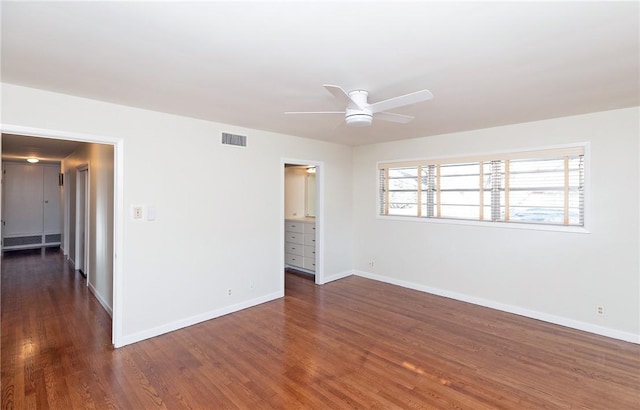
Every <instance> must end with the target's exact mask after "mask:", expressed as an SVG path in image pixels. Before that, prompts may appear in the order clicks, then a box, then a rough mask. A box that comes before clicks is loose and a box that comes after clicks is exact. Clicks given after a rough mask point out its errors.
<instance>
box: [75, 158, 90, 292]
mask: <svg viewBox="0 0 640 410" xmlns="http://www.w3.org/2000/svg"><path fill="white" fill-rule="evenodd" d="M82 172H86V173H87V174H86V175H84V176H81V173H82ZM82 178H84V187H83V188H82V194H83V196H84V198H81V197H80V195H78V192H79V191H80V189H79V186H80V180H81V179H82ZM81 200H82V201H83V202H84V210H83V211H82V216H83V217H84V220H80V213H79V212H78V209H79V208H80V201H81ZM75 203H76V226H75V227H76V231H75V232H74V235H75V248H76V249H75V253H74V255H75V257H76V259H77V258H78V256H81V257H82V265H83V266H79V267H78V269H80V268H83V269H84V271H83V272H82V273H83V274H84V276H85V278H86V279H87V286H89V282H90V277H89V271H90V269H89V265H90V263H89V262H90V261H89V256H90V255H91V252H90V249H91V216H90V215H89V210H90V209H91V171H90V170H89V163H88V162H84V163H82V164H80V165H78V166H77V167H76V190H75ZM80 227H82V230H83V235H82V236H84V237H83V238H82V242H81V241H80V239H81V238H80V235H79V233H80V230H79V228H80ZM81 243H83V244H84V249H83V252H82V255H80V244H81Z"/></svg>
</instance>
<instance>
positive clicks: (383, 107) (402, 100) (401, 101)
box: [368, 90, 433, 113]
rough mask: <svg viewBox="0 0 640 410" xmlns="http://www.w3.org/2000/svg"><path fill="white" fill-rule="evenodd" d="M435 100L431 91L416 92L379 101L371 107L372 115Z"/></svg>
mask: <svg viewBox="0 0 640 410" xmlns="http://www.w3.org/2000/svg"><path fill="white" fill-rule="evenodd" d="M432 98H433V94H431V91H429V90H422V91H416V92H414V93H411V94H405V95H401V96H399V97H394V98H389V99H388V100H383V101H379V102H377V103H375V104H371V105H369V107H368V108H369V109H370V110H371V112H372V113H376V112H382V111H387V110H391V109H394V108H397V107H402V106H405V105H410V104H416V103H419V102H423V101H427V100H430V99H432Z"/></svg>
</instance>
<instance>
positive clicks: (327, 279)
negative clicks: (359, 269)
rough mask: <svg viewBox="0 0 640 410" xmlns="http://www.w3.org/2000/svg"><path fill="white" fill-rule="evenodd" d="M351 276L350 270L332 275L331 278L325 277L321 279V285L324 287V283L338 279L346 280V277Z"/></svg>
mask: <svg viewBox="0 0 640 410" xmlns="http://www.w3.org/2000/svg"><path fill="white" fill-rule="evenodd" d="M351 275H353V271H351V270H347V271H344V272H339V273H335V274H333V275H331V276H325V277H324V278H323V282H322V283H321V284H322V285H324V284H325V283H329V282H333V281H334V280H338V279H343V278H346V277H347V276H351Z"/></svg>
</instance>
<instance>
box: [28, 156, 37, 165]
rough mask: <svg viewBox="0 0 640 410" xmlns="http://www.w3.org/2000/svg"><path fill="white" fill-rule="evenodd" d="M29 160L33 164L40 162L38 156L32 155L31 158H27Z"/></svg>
mask: <svg viewBox="0 0 640 410" xmlns="http://www.w3.org/2000/svg"><path fill="white" fill-rule="evenodd" d="M27 162H29V163H31V164H36V163H38V162H40V160H39V159H38V158H36V157H30V158H27Z"/></svg>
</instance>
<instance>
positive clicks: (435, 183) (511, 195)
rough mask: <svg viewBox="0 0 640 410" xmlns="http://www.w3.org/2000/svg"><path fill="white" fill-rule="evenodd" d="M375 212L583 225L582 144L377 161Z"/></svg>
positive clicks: (443, 217)
mask: <svg viewBox="0 0 640 410" xmlns="http://www.w3.org/2000/svg"><path fill="white" fill-rule="evenodd" d="M379 172H380V202H379V203H380V215H384V216H392V215H395V216H413V217H422V218H441V219H463V220H478V221H489V222H517V223H531V224H552V225H570V226H584V147H572V148H562V149H553V150H541V151H529V152H516V153H507V154H498V155H491V156H486V155H483V156H478V157H475V158H463V159H441V160H419V161H410V162H401V163H388V164H380V165H379Z"/></svg>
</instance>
